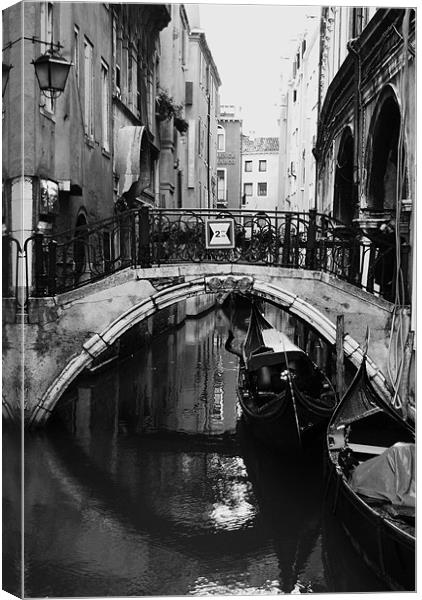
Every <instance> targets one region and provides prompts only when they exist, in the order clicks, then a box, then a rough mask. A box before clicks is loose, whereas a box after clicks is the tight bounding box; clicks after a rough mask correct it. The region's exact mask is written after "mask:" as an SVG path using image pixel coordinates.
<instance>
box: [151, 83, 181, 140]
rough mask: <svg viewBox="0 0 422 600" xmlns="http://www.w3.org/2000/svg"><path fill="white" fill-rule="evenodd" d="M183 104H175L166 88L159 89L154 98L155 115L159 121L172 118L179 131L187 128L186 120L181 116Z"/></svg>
mask: <svg viewBox="0 0 422 600" xmlns="http://www.w3.org/2000/svg"><path fill="white" fill-rule="evenodd" d="M182 112H183V104H176V102H175V101H174V98H173V97H172V96H170V94H169V93H168V92H167V91H166V90H160V91H159V92H158V94H157V98H156V111H155V114H156V117H157V119H158V120H159V121H169V120H170V119H171V118H173V119H174V126H175V127H176V129H177V131H179V132H180V133H185V132H186V131H187V129H188V126H189V125H188V122H187V121H186V120H185V119H184V118H183V116H182Z"/></svg>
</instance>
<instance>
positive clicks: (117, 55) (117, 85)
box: [112, 17, 121, 97]
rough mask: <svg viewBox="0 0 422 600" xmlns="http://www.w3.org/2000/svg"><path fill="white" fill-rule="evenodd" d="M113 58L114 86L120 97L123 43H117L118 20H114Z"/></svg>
mask: <svg viewBox="0 0 422 600" xmlns="http://www.w3.org/2000/svg"><path fill="white" fill-rule="evenodd" d="M112 43H113V47H112V50H113V56H114V85H115V89H116V95H117V96H118V97H120V93H121V76H120V52H121V42H119V44H118V43H117V22H116V18H115V17H114V18H113V42H112Z"/></svg>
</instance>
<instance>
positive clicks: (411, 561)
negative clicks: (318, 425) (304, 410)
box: [326, 357, 415, 591]
mask: <svg viewBox="0 0 422 600" xmlns="http://www.w3.org/2000/svg"><path fill="white" fill-rule="evenodd" d="M366 363H367V360H366V358H365V357H364V359H363V361H362V364H361V366H360V368H359V370H358V371H357V373H356V375H355V377H354V379H353V381H352V383H351V385H350V387H349V389H348V390H347V391H346V393H345V395H344V396H343V398H342V400H341V401H340V403H339V405H338V407H337V408H336V410H335V411H334V413H333V416H332V418H331V420H330V422H329V425H328V430H327V453H326V459H327V460H326V462H327V480H326V490H327V496H326V507H327V509H328V510H329V511H331V512H333V513H335V518H337V519H338V521H339V523H340V524H341V526H342V529H343V530H344V531H345V533H346V536H347V537H348V538H349V540H350V541H351V543H352V545H353V546H354V547H355V549H356V550H357V552H359V554H360V555H361V556H362V557H363V559H364V561H365V562H366V564H367V565H368V566H369V567H370V568H371V569H372V570H373V572H374V573H375V574H376V575H377V576H378V577H379V578H380V579H382V580H383V581H385V582H386V583H387V584H388V586H389V587H390V588H391V589H392V590H402V591H413V590H414V589H415V473H414V465H415V431H414V428H413V426H412V424H411V423H408V422H407V421H405V420H404V419H403V418H402V417H401V415H399V414H398V412H397V411H396V410H395V409H394V408H393V407H392V406H390V405H389V404H388V402H386V401H384V400H383V398H382V397H380V395H379V394H378V393H377V391H376V389H375V388H374V386H373V383H372V382H371V380H370V378H369V376H368V372H367V364H366Z"/></svg>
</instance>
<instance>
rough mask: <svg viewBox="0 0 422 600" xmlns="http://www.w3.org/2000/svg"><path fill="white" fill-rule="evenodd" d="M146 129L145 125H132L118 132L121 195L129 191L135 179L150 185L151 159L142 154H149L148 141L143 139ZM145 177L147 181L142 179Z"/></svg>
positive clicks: (116, 156) (144, 185)
mask: <svg viewBox="0 0 422 600" xmlns="http://www.w3.org/2000/svg"><path fill="white" fill-rule="evenodd" d="M144 131H145V127H144V126H143V125H141V126H132V125H130V126H126V127H121V128H120V129H119V130H118V132H117V144H116V155H115V168H116V173H117V175H118V176H119V183H118V195H119V196H121V195H122V194H123V192H127V191H128V190H129V188H130V186H131V185H132V183H134V182H135V181H138V180H141V181H140V184H141V186H142V187H148V185H149V184H150V181H149V179H150V169H149V160H144V159H145V158H146V156H142V154H145V155H146V154H148V155H149V149H148V142H147V140H145V141H144V139H143V138H144ZM142 144H144V147H142ZM141 156H142V159H141ZM143 179H144V180H145V181H142V180H143Z"/></svg>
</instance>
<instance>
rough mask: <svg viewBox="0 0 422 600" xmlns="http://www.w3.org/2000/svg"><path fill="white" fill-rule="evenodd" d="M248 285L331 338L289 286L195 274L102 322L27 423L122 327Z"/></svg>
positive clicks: (37, 418) (356, 350)
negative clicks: (182, 303)
mask: <svg viewBox="0 0 422 600" xmlns="http://www.w3.org/2000/svg"><path fill="white" fill-rule="evenodd" d="M246 287H248V291H249V292H250V293H251V294H253V295H255V296H257V297H259V298H261V299H263V300H268V301H270V302H272V303H273V304H275V305H277V306H279V307H280V308H281V309H284V310H287V311H288V312H290V313H291V314H292V315H294V316H296V317H299V318H300V319H302V320H304V321H306V322H307V323H309V324H310V325H311V326H312V327H313V328H314V329H315V330H316V331H317V332H318V333H319V335H320V336H321V337H322V338H323V339H325V340H326V341H327V342H328V343H331V344H334V343H335V340H336V330H335V325H334V324H333V323H332V321H331V320H330V319H328V318H327V317H326V316H325V315H324V314H323V313H322V312H321V311H320V310H318V309H317V308H315V306H314V305H312V304H311V303H310V302H307V301H305V300H303V299H301V298H300V297H299V296H297V295H296V294H294V293H292V292H291V291H287V290H286V289H283V288H282V287H280V285H277V284H274V283H269V282H266V281H265V280H264V279H260V278H259V277H258V278H253V277H249V276H247V275H244V276H242V275H240V276H239V275H238V276H232V275H229V276H227V275H211V276H209V277H204V276H202V277H197V278H194V279H192V280H190V281H186V282H183V283H179V284H176V285H171V286H169V287H167V288H165V289H163V290H161V291H158V292H156V293H155V294H153V295H151V296H149V297H148V298H146V299H144V300H141V301H140V302H138V303H137V304H135V305H134V306H133V307H131V308H130V309H128V310H126V311H125V312H124V313H122V314H121V315H120V316H119V317H118V318H117V319H115V320H114V321H112V322H111V323H110V324H109V325H107V326H106V327H105V328H104V330H103V331H102V332H100V333H94V334H93V335H92V336H91V337H90V338H89V339H88V340H87V341H86V342H85V343H84V344H83V345H82V349H81V351H80V352H79V353H78V354H77V355H75V356H73V358H71V359H70V360H69V362H68V363H67V364H66V366H65V367H64V368H63V369H62V370H61V372H60V373H59V375H58V376H57V377H56V378H55V379H54V381H53V382H52V384H51V385H50V386H49V387H48V388H47V390H46V392H45V393H44V394H43V396H42V398H41V399H40V401H39V403H38V404H37V406H35V407H34V409H33V410H32V412H31V414H30V417H29V425H30V426H31V425H42V424H44V423H45V422H46V421H47V420H48V417H49V416H50V414H51V412H52V411H53V409H54V407H55V406H56V404H57V402H58V400H59V398H60V397H61V395H62V394H63V393H64V391H65V390H66V388H67V387H68V386H69V385H70V384H71V383H72V381H74V380H75V378H76V377H77V376H78V375H79V374H80V373H81V372H82V371H83V370H84V369H85V368H86V367H89V365H90V364H91V363H92V361H93V360H94V358H96V357H98V356H99V355H100V354H101V353H102V352H103V351H104V350H106V349H107V348H108V347H109V346H110V345H111V344H113V343H114V342H115V341H116V340H118V339H119V338H120V337H121V336H122V335H123V334H124V333H126V331H128V330H129V329H130V328H131V327H133V326H134V325H136V324H138V323H140V322H141V321H143V320H144V319H147V318H149V317H151V316H152V315H153V314H154V313H156V312H158V311H159V310H162V309H164V308H167V307H170V306H172V305H173V304H176V303H178V302H180V301H183V300H185V299H187V298H191V297H195V296H198V295H202V294H206V293H215V292H216V291H218V290H221V291H223V290H224V291H231V290H235V289H240V290H242V291H245V289H246ZM344 352H345V357H346V358H348V359H349V360H350V361H351V362H352V364H353V365H354V366H356V367H358V366H359V364H360V362H361V361H362V357H363V349H362V348H361V346H360V345H359V344H358V343H357V342H356V341H355V340H354V339H353V338H352V337H351V336H350V335H349V334H346V335H345V338H344ZM368 372H369V375H370V377H371V378H372V379H373V382H374V385H375V387H376V388H378V390H379V392H380V393H381V394H382V395H383V397H385V398H386V399H389V398H390V393H389V391H388V386H387V384H386V380H385V378H384V376H383V374H382V373H381V371H380V370H379V369H378V367H377V366H376V365H375V363H374V362H373V361H371V360H370V359H368Z"/></svg>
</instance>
